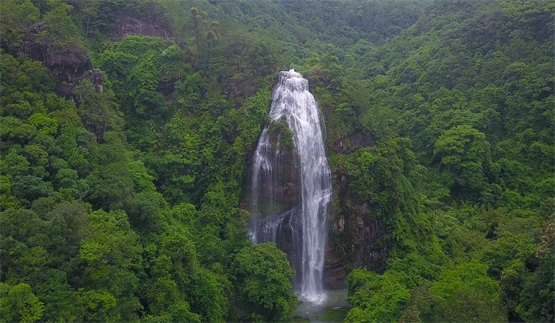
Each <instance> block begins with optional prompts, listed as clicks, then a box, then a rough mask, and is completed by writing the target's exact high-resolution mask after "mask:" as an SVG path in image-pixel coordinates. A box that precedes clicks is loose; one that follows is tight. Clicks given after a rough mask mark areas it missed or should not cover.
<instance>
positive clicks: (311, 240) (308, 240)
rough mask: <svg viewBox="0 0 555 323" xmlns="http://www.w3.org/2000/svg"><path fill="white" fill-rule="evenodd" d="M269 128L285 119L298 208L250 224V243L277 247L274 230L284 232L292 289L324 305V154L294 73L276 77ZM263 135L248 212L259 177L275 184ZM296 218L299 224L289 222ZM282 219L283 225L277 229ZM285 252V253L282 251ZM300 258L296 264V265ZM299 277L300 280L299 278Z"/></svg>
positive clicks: (314, 111) (312, 107) (313, 113)
mask: <svg viewBox="0 0 555 323" xmlns="http://www.w3.org/2000/svg"><path fill="white" fill-rule="evenodd" d="M270 118H271V119H272V121H271V122H270V123H272V122H279V120H281V119H282V118H285V120H286V122H287V125H288V126H289V129H290V130H291V131H292V133H293V142H294V149H295V152H296V154H297V155H298V160H299V168H300V184H301V205H300V207H299V208H297V209H296V210H290V211H287V212H284V213H282V214H275V215H272V216H268V217H265V218H263V219H255V220H254V221H255V222H256V224H254V225H252V224H251V226H250V236H251V239H252V240H253V242H254V243H262V242H267V241H273V242H276V237H277V236H279V234H278V230H280V228H282V227H283V226H284V225H287V226H289V227H290V228H289V230H290V232H292V234H291V238H290V239H291V240H292V241H291V243H290V244H291V245H293V247H292V248H291V249H294V250H292V251H291V252H296V253H297V254H298V255H297V256H296V257H295V259H297V261H296V263H295V264H293V263H292V264H291V265H292V266H293V268H294V269H295V270H296V271H297V272H298V276H299V277H300V281H298V282H296V285H297V286H295V289H296V290H297V292H298V293H299V294H300V296H301V297H302V298H304V299H305V300H307V301H309V302H311V303H316V304H319V303H323V302H324V301H325V299H326V294H325V292H324V289H323V287H322V273H323V269H324V256H325V254H324V253H325V243H326V215H327V212H328V205H329V203H330V199H331V179H330V169H329V166H328V161H327V159H326V154H325V150H324V142H323V134H322V127H321V124H320V115H319V111H318V106H317V104H316V101H315V100H314V97H313V96H312V94H311V93H310V92H309V91H308V80H306V79H305V78H303V77H302V75H301V74H300V73H297V72H295V71H294V70H289V71H283V72H280V73H279V81H278V84H277V85H276V87H275V89H274V93H273V101H272V105H271V108H270ZM269 126H270V125H268V126H266V128H265V129H264V130H263V132H262V134H261V136H260V139H259V141H258V145H257V148H256V152H255V154H254V160H253V170H252V196H251V207H252V209H253V213H256V209H257V208H259V207H260V206H259V205H258V201H259V197H258V195H259V194H260V192H261V190H263V189H264V188H263V187H261V186H262V184H261V180H260V178H261V176H265V178H275V177H276V176H275V175H273V174H272V171H273V170H274V169H275V168H276V166H275V165H273V163H275V161H276V160H277V159H276V158H275V156H276V154H278V153H279V151H274V150H275V149H279V147H277V148H275V147H274V148H272V144H271V141H270V135H269V134H268V127H269ZM292 217H300V218H292ZM285 219H287V221H286V222H287V223H282V222H284V221H285ZM285 251H286V252H288V250H285ZM298 258H300V259H298ZM299 272H300V274H299Z"/></svg>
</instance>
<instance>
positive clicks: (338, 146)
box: [324, 132, 388, 289]
mask: <svg viewBox="0 0 555 323" xmlns="http://www.w3.org/2000/svg"><path fill="white" fill-rule="evenodd" d="M330 139H331V138H330ZM332 142H333V146H332V147H331V150H332V153H335V154H349V153H351V152H353V151H355V150H357V149H360V148H362V147H368V146H373V145H374V140H373V138H372V136H371V135H370V134H366V133H358V132H355V133H351V134H349V135H341V136H340V137H338V138H336V139H335V140H332ZM332 180H333V194H334V199H333V201H334V202H333V208H332V210H333V211H332V212H330V214H329V215H328V241H327V245H326V264H325V267H324V286H325V288H327V289H340V288H345V287H346V283H345V278H346V276H347V275H348V274H349V272H350V270H351V268H355V267H366V268H368V269H369V270H373V271H378V272H381V271H383V270H384V269H385V262H386V260H387V255H388V251H387V247H386V246H385V245H383V243H381V241H382V237H384V235H385V233H386V231H385V225H384V223H383V222H382V221H381V219H380V218H379V217H377V216H376V215H375V214H373V212H372V209H371V208H370V207H369V205H368V201H363V200H361V199H359V198H358V196H357V194H356V192H353V191H352V190H351V189H350V188H349V176H348V174H346V173H344V172H342V171H341V170H337V169H333V168H332Z"/></svg>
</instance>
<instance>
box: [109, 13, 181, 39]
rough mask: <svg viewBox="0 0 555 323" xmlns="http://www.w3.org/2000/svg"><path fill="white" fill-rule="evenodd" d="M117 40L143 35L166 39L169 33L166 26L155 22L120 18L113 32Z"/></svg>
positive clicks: (125, 17) (126, 17) (169, 35)
mask: <svg viewBox="0 0 555 323" xmlns="http://www.w3.org/2000/svg"><path fill="white" fill-rule="evenodd" d="M114 33H115V35H116V37H117V38H118V39H121V38H124V37H126V36H130V35H143V36H152V37H160V38H163V39H168V38H170V37H171V32H170V31H169V29H168V28H167V27H166V26H163V25H162V24H161V23H159V22H157V21H148V20H144V19H138V18H134V17H128V16H122V17H120V18H119V20H118V24H117V26H116V28H115V31H114Z"/></svg>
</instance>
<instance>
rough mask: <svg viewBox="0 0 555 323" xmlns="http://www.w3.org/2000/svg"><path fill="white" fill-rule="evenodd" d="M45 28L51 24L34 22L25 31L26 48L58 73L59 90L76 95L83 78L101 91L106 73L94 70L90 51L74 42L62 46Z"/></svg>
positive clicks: (57, 86) (26, 50)
mask: <svg viewBox="0 0 555 323" xmlns="http://www.w3.org/2000/svg"><path fill="white" fill-rule="evenodd" d="M46 30H48V26H47V25H46V24H45V23H44V22H42V21H41V22H37V23H35V24H33V25H31V26H30V27H29V28H28V29H27V31H26V32H25V36H24V40H23V41H24V46H23V51H24V53H25V54H27V55H28V56H29V57H30V58H32V59H34V60H38V61H42V62H43V64H44V66H46V67H48V69H50V70H51V71H52V72H53V73H54V75H56V78H57V82H56V89H55V90H56V93H57V94H58V95H60V96H64V97H66V98H71V97H73V96H74V94H75V88H76V87H77V86H78V85H79V84H81V81H82V80H83V78H87V79H89V80H90V81H91V83H93V85H94V86H95V87H96V89H97V90H99V91H101V90H102V84H103V82H104V75H103V74H102V71H100V70H99V69H93V67H92V63H91V59H90V57H89V53H88V52H87V50H86V49H85V48H83V47H81V46H80V45H78V44H77V43H71V42H70V43H67V44H63V46H62V45H61V44H58V43H57V42H56V41H55V40H54V39H51V38H49V36H48V33H46V34H45V33H44V31H46Z"/></svg>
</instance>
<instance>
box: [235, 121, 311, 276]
mask: <svg viewBox="0 0 555 323" xmlns="http://www.w3.org/2000/svg"><path fill="white" fill-rule="evenodd" d="M268 135H269V138H270V143H271V146H272V147H271V151H272V152H273V155H272V156H271V158H272V166H273V168H272V172H271V174H264V173H261V174H260V185H259V186H258V189H259V191H258V192H257V194H258V201H257V206H256V207H253V206H252V200H251V199H252V196H253V192H252V191H251V190H252V189H253V187H252V183H251V181H252V178H250V176H252V170H251V171H249V174H251V175H250V176H249V178H247V182H246V183H245V185H244V187H245V190H244V196H243V198H242V199H241V205H240V206H241V208H243V209H249V210H252V219H251V223H250V226H251V228H252V227H257V228H258V226H263V225H264V224H267V223H275V225H276V226H277V227H278V228H277V230H276V236H275V239H274V241H275V242H276V245H277V247H278V248H280V249H281V250H283V251H284V252H285V253H286V254H287V258H288V260H289V263H290V264H291V266H292V267H293V268H298V266H299V265H300V263H301V260H302V259H301V257H302V250H301V248H300V246H299V244H298V243H296V240H297V239H299V237H300V236H301V235H302V233H301V232H298V231H299V230H298V228H301V224H300V221H301V216H302V214H301V202H302V195H301V194H302V193H301V189H302V188H301V173H300V161H299V156H298V154H297V152H296V150H295V146H294V143H293V138H292V133H291V130H289V127H288V126H287V123H286V122H285V121H284V120H282V122H274V123H272V124H271V125H270V126H269V127H268ZM251 167H252V166H251ZM251 167H249V168H251ZM253 209H254V210H253ZM259 219H260V220H261V221H258V220H259ZM262 219H264V220H263V221H262ZM263 230H264V229H263V228H262V227H260V228H258V229H257V230H256V231H258V232H261V231H263ZM297 242H298V241H297ZM300 275H301V272H300V271H297V274H296V276H295V277H294V278H293V284H294V285H298V284H299V283H300V282H301V276H300Z"/></svg>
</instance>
